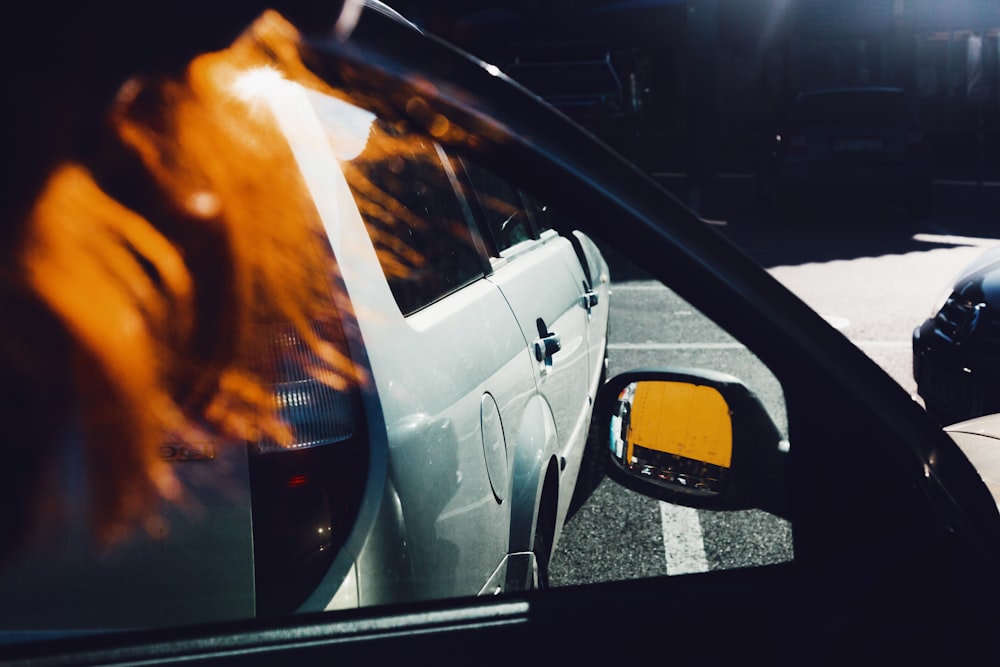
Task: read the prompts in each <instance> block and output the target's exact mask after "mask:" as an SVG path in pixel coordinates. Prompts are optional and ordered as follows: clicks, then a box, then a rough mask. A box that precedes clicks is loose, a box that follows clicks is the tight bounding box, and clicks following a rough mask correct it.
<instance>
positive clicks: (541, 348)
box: [535, 333, 562, 361]
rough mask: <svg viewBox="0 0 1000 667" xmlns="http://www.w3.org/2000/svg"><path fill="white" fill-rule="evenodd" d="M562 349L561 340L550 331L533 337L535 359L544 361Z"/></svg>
mask: <svg viewBox="0 0 1000 667" xmlns="http://www.w3.org/2000/svg"><path fill="white" fill-rule="evenodd" d="M561 349H562V341H561V340H559V336H558V334H554V333H550V334H547V335H545V336H542V337H541V338H537V339H535V359H537V360H538V361H545V360H546V359H548V358H549V357H551V356H552V355H553V354H555V353H556V352H558V351H559V350H561Z"/></svg>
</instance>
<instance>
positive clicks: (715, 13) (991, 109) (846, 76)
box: [391, 0, 1000, 182]
mask: <svg viewBox="0 0 1000 667" xmlns="http://www.w3.org/2000/svg"><path fill="white" fill-rule="evenodd" d="M391 4H392V5H393V6H394V7H396V8H397V9H398V10H400V11H401V12H402V13H404V14H405V15H407V16H408V17H409V18H411V19H412V20H414V21H415V22H416V23H418V24H419V25H421V26H422V27H424V28H425V29H427V30H428V31H430V32H433V33H435V34H437V35H440V36H442V37H444V38H445V39H447V40H448V41H451V42H453V43H455V44H456V45H458V46H460V47H462V48H464V49H465V50H467V51H470V52H471V53H473V54H475V55H477V56H480V57H482V58H484V59H485V60H488V61H490V62H492V63H493V64H495V65H498V66H499V67H500V68H501V69H504V70H505V71H508V73H511V74H512V76H514V78H519V76H521V77H523V78H524V79H526V80H527V79H528V78H530V79H531V81H532V83H533V84H534V85H535V87H537V88H539V89H545V90H539V91H538V92H540V93H541V94H543V96H544V95H546V93H549V92H551V91H550V90H549V88H554V87H557V86H560V85H561V86H564V87H565V86H568V85H570V84H569V83H568V81H571V80H572V81H573V82H574V84H575V85H576V89H575V90H573V91H566V90H563V91H562V92H564V93H570V92H571V93H573V95H564V96H562V97H559V96H557V95H552V97H553V98H556V99H553V100H552V101H554V102H556V103H557V106H562V107H563V109H564V110H565V111H566V112H567V113H569V114H570V115H571V116H574V117H576V118H577V119H578V120H579V121H580V122H582V123H583V124H585V125H587V126H588V127H590V128H591V129H592V130H593V131H594V132H595V133H596V134H598V136H600V137H601V138H603V139H604V140H605V141H607V142H608V143H610V144H612V145H613V146H614V147H616V148H617V149H618V150H619V151H621V152H622V153H623V154H625V155H626V156H627V157H629V158H630V159H632V160H633V161H634V162H636V163H637V164H638V165H639V166H641V167H643V168H644V169H646V170H648V171H651V172H666V173H677V174H685V175H687V176H688V177H692V178H698V179H702V180H706V179H707V180H711V179H713V178H715V177H717V176H719V175H723V176H725V175H727V174H734V173H744V174H747V173H752V172H753V170H754V166H755V160H756V159H757V157H758V154H759V151H760V147H761V145H762V142H763V141H764V139H765V137H767V135H768V133H769V132H770V131H771V130H772V128H773V127H774V123H775V122H776V119H777V118H778V117H780V115H781V114H782V112H783V110H784V109H785V108H787V106H788V105H789V103H790V102H791V100H792V99H793V98H794V95H795V94H796V93H797V92H798V91H800V90H803V89H808V88H814V87H822V86H831V85H893V86H901V87H904V88H906V89H907V90H908V91H910V92H911V94H912V95H913V96H914V98H915V100H916V102H917V107H918V110H919V113H920V117H921V120H922V122H923V124H924V126H925V129H926V131H927V135H928V138H929V140H930V143H931V148H932V151H933V157H934V169H935V177H936V178H938V179H960V180H971V181H975V182H981V181H995V180H1000V150H998V149H1000V64H998V63H1000V57H998V53H1000V48H998V34H1000V0H947V1H946V0H618V1H610V0H548V1H541V2H532V1H529V0H508V1H506V2H503V1H488V0H485V1H484V0H445V1H443V2H435V3H421V2H417V1H415V0H400V1H398V2H393V3H391ZM584 63H590V64H591V65H592V66H590V70H589V72H590V73H589V74H588V73H587V72H586V71H585V70H586V69H587V67H581V65H582V64H584ZM607 64H610V69H611V71H613V74H614V76H616V77H617V80H618V84H617V88H618V90H617V92H615V91H614V90H613V86H612V87H609V86H607V85H605V84H606V83H607V82H606V80H604V79H602V80H601V82H600V83H598V82H597V79H598V78H599V77H598V75H597V70H598V69H600V66H603V65H607ZM545 76H548V77H549V81H548V83H546V82H545V79H544V77H545ZM588 77H590V79H592V80H593V85H591V86H590V90H587V87H588V86H587V83H586V81H587V79H588ZM529 87H532V86H531V85H529Z"/></svg>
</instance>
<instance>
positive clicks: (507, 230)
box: [461, 160, 538, 256]
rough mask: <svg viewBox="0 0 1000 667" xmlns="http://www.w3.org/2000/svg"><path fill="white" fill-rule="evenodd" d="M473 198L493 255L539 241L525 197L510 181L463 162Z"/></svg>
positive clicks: (471, 163) (473, 164)
mask: <svg viewBox="0 0 1000 667" xmlns="http://www.w3.org/2000/svg"><path fill="white" fill-rule="evenodd" d="M461 165H462V168H463V172H464V175H465V177H466V179H467V180H468V184H469V189H470V191H471V192H470V195H471V196H470V197H469V199H471V200H472V202H471V203H472V204H473V206H474V209H475V211H476V213H477V215H479V216H481V219H482V220H483V221H484V223H485V227H486V231H487V233H488V237H487V241H488V244H489V245H490V251H491V254H495V255H497V256H499V254H500V253H502V252H503V251H504V250H507V249H508V248H510V247H512V246H514V245H517V244H518V243H521V242H522V241H527V240H529V239H532V238H538V234H537V233H536V231H535V230H534V229H533V227H532V218H531V214H530V213H529V208H528V206H526V201H525V199H524V197H523V196H522V195H521V193H520V192H518V191H517V190H516V189H514V187H513V186H511V185H510V183H508V182H507V181H505V180H503V179H502V178H500V177H499V176H497V175H496V174H494V173H493V172H491V171H488V170H486V169H484V168H482V167H481V166H479V165H478V164H476V163H475V162H471V161H469V160H462V161H461Z"/></svg>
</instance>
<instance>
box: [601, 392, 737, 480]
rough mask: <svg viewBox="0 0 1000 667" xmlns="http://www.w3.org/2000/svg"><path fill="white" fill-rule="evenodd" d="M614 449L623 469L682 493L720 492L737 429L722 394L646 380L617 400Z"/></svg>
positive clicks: (616, 459) (613, 439)
mask: <svg viewBox="0 0 1000 667" xmlns="http://www.w3.org/2000/svg"><path fill="white" fill-rule="evenodd" d="M610 437H611V442H610V445H611V449H612V453H613V458H614V460H615V462H616V463H617V464H618V465H619V466H620V467H621V468H623V469H625V470H627V471H629V472H631V473H634V474H637V475H640V476H642V477H648V478H651V479H654V480H658V481H659V482H661V483H663V485H665V486H668V487H671V488H678V489H681V490H693V491H699V492H705V493H718V491H719V490H720V489H721V485H723V484H725V481H726V475H727V473H728V471H729V466H730V462H731V460H732V453H733V425H732V418H731V416H730V412H729V405H728V404H727V403H726V399H725V398H724V397H723V396H722V394H721V393H719V392H718V390H716V389H714V388H712V387H707V386H703V385H696V384H691V383H687V382H666V381H658V380H656V381H642V382H633V383H631V384H629V385H627V386H626V387H625V388H624V389H623V390H622V392H621V393H620V394H619V396H618V412H617V417H616V418H615V419H614V420H613V423H612V427H611V434H610Z"/></svg>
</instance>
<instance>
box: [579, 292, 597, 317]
mask: <svg viewBox="0 0 1000 667" xmlns="http://www.w3.org/2000/svg"><path fill="white" fill-rule="evenodd" d="M599 301H600V299H599V298H598V296H597V292H595V291H593V290H587V291H586V292H584V293H583V296H581V297H580V304H581V305H582V306H583V307H584V308H586V309H587V313H588V314H589V313H590V311H591V309H593V308H594V306H596V305H597V304H598V302H599Z"/></svg>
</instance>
